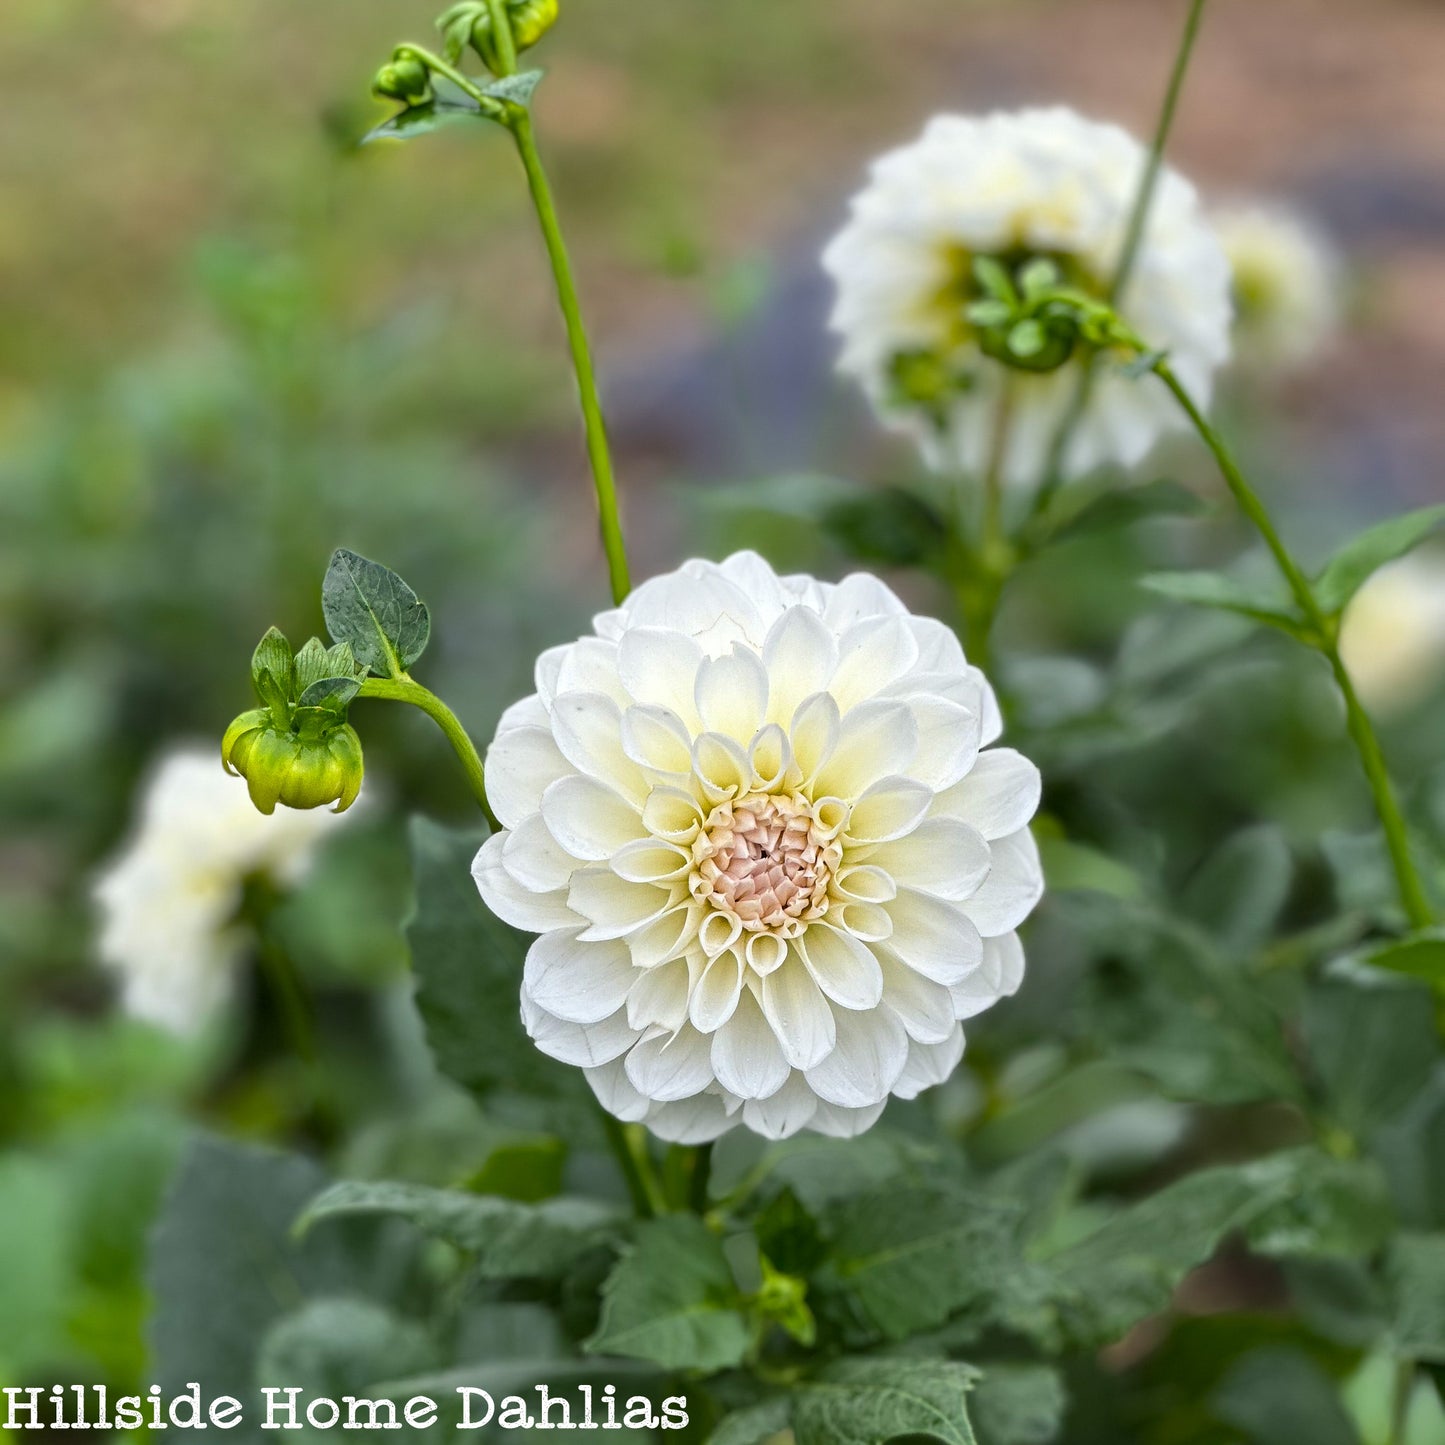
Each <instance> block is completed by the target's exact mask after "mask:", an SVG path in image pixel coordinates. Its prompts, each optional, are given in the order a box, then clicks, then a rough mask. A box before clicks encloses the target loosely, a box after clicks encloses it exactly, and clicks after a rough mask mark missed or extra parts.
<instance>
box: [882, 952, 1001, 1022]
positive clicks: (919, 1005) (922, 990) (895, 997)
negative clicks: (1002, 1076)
mask: <svg viewBox="0 0 1445 1445" xmlns="http://www.w3.org/2000/svg"><path fill="white" fill-rule="evenodd" d="M878 961H879V962H880V963H881V964H882V966H883V1002H884V1004H885V1005H886V1006H887V1007H888V1008H891V1009H892V1010H893V1012H894V1013H895V1014H897V1015H898V1020H899V1022H900V1023H901V1024H902V1025H903V1027H904V1028H905V1029H906V1030H907V1031H908V1037H909V1038H911V1039H914V1040H916V1041H917V1042H919V1043H924V1044H937V1043H941V1042H942V1041H943V1040H944V1039H946V1038H947V1037H948V1036H949V1035H950V1034H951V1033H952V1032H953V1028H954V1024H955V1022H956V1020H957V1015H956V1014H955V1013H954V1008H953V997H952V995H951V994H950V992H949V990H948V989H946V988H944V986H943V985H942V984H941V983H934V982H933V980H932V979H930V978H924V976H923V975H922V974H921V973H919V972H918V970H917V969H913V968H909V967H908V965H907V964H906V963H903V962H902V961H901V960H900V959H899V958H898V957H897V956H896V955H895V954H892V953H889V952H888V950H887V949H880V950H879V952H878ZM978 971H979V970H975V972H978Z"/></svg>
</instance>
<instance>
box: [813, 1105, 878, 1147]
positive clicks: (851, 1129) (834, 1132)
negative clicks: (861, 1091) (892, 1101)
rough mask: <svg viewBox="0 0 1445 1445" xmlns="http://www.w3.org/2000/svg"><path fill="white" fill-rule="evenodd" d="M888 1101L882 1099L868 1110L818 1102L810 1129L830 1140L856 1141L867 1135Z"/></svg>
mask: <svg viewBox="0 0 1445 1445" xmlns="http://www.w3.org/2000/svg"><path fill="white" fill-rule="evenodd" d="M887 1106H888V1100H887V1099H881V1100H880V1101H879V1102H878V1103H876V1104H870V1105H869V1106H868V1107H867V1108H866V1109H842V1108H839V1107H838V1105H837V1104H829V1103H827V1102H825V1101H824V1100H822V1099H819V1100H818V1108H817V1112H816V1113H815V1114H814V1115H813V1117H812V1119H811V1120H810V1121H809V1128H811V1129H812V1130H813V1131H814V1132H815V1133H818V1134H822V1135H824V1136H825V1137H826V1138H829V1139H856V1138H857V1137H858V1135H860V1134H865V1133H867V1131H868V1130H869V1129H871V1128H872V1127H873V1126H874V1125H875V1124H876V1123H877V1122H878V1120H879V1118H880V1116H881V1115H882V1113H883V1110H884V1109H885V1108H887Z"/></svg>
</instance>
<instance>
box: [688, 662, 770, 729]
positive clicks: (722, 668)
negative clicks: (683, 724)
mask: <svg viewBox="0 0 1445 1445" xmlns="http://www.w3.org/2000/svg"><path fill="white" fill-rule="evenodd" d="M694 698H695V700H696V702H697V713H698V716H699V717H700V718H701V719H702V725H703V727H705V728H707V729H708V731H710V732H715V733H721V734H723V735H724V736H725V737H729V738H731V739H732V740H733V741H734V742H736V743H739V744H741V745H742V746H743V747H746V746H747V745H748V743H749V742H750V741H751V740H752V737H753V734H754V733H756V732H757V730H758V728H759V727H761V726H762V723H763V719H764V717H765V716H766V714H767V710H768V673H767V669H766V668H765V667H764V666H763V660H762V658H760V657H759V656H758V654H757V653H756V652H753V651H751V650H749V649H748V648H745V647H738V646H736V645H735V646H734V647H733V649H732V651H731V652H728V653H724V654H723V656H721V657H710V658H705V659H704V660H703V664H702V666H701V667H700V668H698V671H697V682H696V684H695V687H694Z"/></svg>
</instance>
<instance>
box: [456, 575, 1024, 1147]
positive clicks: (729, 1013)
mask: <svg viewBox="0 0 1445 1445" xmlns="http://www.w3.org/2000/svg"><path fill="white" fill-rule="evenodd" d="M595 626H596V635H595V636H590V637H584V638H582V639H580V640H579V641H577V642H575V643H572V644H570V645H568V646H565V647H558V648H554V649H552V650H551V651H549V652H546V653H544V654H543V655H542V657H541V658H540V659H539V661H538V663H537V672H536V678H537V692H536V694H535V695H534V696H532V697H528V698H526V699H524V700H523V701H522V702H520V703H518V704H516V705H515V706H514V707H512V708H511V709H510V710H509V711H508V712H507V713H506V715H505V716H504V717H503V719H502V721H501V723H500V725H499V726H498V729H497V735H496V738H495V739H494V740H493V742H492V745H491V748H490V749H489V751H488V755H487V785H488V793H489V796H490V799H491V803H492V807H493V809H494V810H495V812H496V814H497V816H498V818H499V819H500V820H501V822H502V823H503V824H504V831H502V832H499V833H497V834H495V835H494V836H492V837H491V838H489V839H488V840H487V842H486V844H485V845H484V846H483V848H482V849H481V851H480V852H479V853H478V855H477V858H476V862H475V865H474V869H473V871H474V874H475V877H476V880H477V885H478V887H479V888H480V890H481V893H482V897H483V898H484V899H485V900H486V903H487V905H488V906H489V907H490V908H491V909H492V910H493V911H494V912H495V913H496V914H497V915H498V916H499V917H501V918H503V919H505V920H506V921H507V922H509V923H511V924H513V925H515V926H516V927H518V928H523V929H527V930H530V931H531V932H534V933H537V934H539V935H540V937H538V938H537V940H536V941H535V942H534V943H533V944H532V947H531V949H530V951H529V952H528V954H527V962H526V968H525V973H524V978H523V984H522V1015H523V1018H524V1020H525V1023H526V1026H527V1029H528V1031H529V1033H530V1034H531V1036H532V1038H533V1039H534V1040H535V1041H536V1042H537V1045H538V1047H540V1048H541V1049H542V1050H543V1051H544V1052H546V1053H548V1054H550V1055H552V1056H553V1057H555V1058H558V1059H561V1060H563V1061H565V1062H567V1063H571V1064H576V1065H580V1066H581V1067H583V1068H584V1069H585V1070H586V1071H587V1078H588V1080H589V1082H590V1083H591V1085H592V1088H593V1090H594V1091H595V1092H596V1094H597V1097H598V1098H599V1099H600V1100H601V1102H602V1103H603V1105H604V1106H605V1107H606V1108H607V1109H609V1110H611V1112H612V1113H614V1114H615V1115H617V1116H618V1117H620V1118H622V1119H626V1120H629V1121H643V1122H645V1123H646V1124H647V1125H648V1126H649V1127H650V1128H651V1129H652V1130H653V1131H654V1132H655V1133H657V1134H659V1135H660V1136H662V1137H663V1138H666V1139H671V1140H675V1141H679V1142H688V1143H697V1142H701V1141H704V1140H708V1139H712V1138H715V1137H716V1136H717V1135H719V1134H722V1133H723V1132H725V1131H726V1130H728V1129H729V1128H732V1127H733V1126H735V1125H737V1124H739V1123H742V1124H745V1125H746V1126H747V1127H748V1128H750V1129H753V1130H755V1131H756V1132H758V1133H760V1134H765V1135H767V1136H769V1137H772V1138H782V1137H785V1136H787V1135H790V1134H792V1133H795V1132H796V1131H798V1130H800V1129H805V1128H810V1129H815V1130H819V1131H821V1132H824V1133H831V1134H839V1135H846V1134H854V1133H858V1132H860V1131H861V1130H863V1129H865V1128H867V1127H868V1126H869V1125H870V1124H871V1123H872V1122H873V1121H874V1120H875V1119H876V1118H877V1117H878V1115H879V1113H880V1112H881V1111H882V1109H883V1106H884V1104H885V1103H886V1101H887V1099H888V1097H889V1096H890V1095H891V1094H896V1095H899V1096H900V1097H903V1098H912V1097H913V1096H914V1095H916V1094H917V1093H918V1092H919V1091H920V1090H922V1089H924V1088H927V1087H928V1086H929V1085H932V1084H937V1083H940V1082H941V1081H942V1080H943V1079H945V1078H946V1077H947V1076H948V1074H949V1073H950V1072H951V1071H952V1070H953V1068H954V1067H955V1066H956V1065H957V1063H958V1060H959V1058H960V1056H961V1055H962V1052H963V1030H962V1027H961V1026H960V1020H962V1019H966V1018H968V1017H970V1016H971V1015H973V1014H975V1013H978V1012H979V1011H980V1010H982V1009H984V1008H987V1007H988V1005H989V1004H991V1003H993V1002H994V1001H995V1000H997V999H998V998H999V997H1001V996H1003V995H1005V994H1009V993H1012V992H1014V990H1015V989H1017V987H1018V985H1019V982H1020V980H1021V978H1022V973H1023V953H1022V950H1021V948H1020V945H1019V940H1018V937H1017V935H1016V933H1015V932H1014V930H1015V929H1016V928H1017V927H1018V925H1019V924H1020V923H1021V922H1022V921H1023V920H1024V918H1025V917H1026V916H1027V915H1028V913H1029V912H1030V910H1031V909H1032V908H1033V906H1034V904H1035V903H1036V902H1037V900H1038V898H1039V895H1040V893H1041V891H1042V886H1043V885H1042V877H1041V874H1040V871H1039V863H1038V853H1037V850H1036V848H1035V846H1034V843H1033V840H1032V838H1031V836H1030V834H1029V831H1028V826H1027V825H1028V822H1029V819H1030V818H1031V817H1032V816H1033V813H1034V811H1035V809H1036V807H1037V806H1038V799H1039V776H1038V772H1037V770H1036V769H1035V768H1034V766H1033V765H1032V764H1031V763H1029V762H1028V761H1026V760H1025V759H1024V758H1023V757H1021V756H1019V754H1017V753H1015V752H1011V751H1008V750H1006V749H999V748H996V749H992V750H989V751H986V752H981V751H980V749H981V748H983V747H984V746H985V745H987V744H989V743H992V742H993V741H994V740H995V739H996V738H997V737H998V734H999V729H1000V722H999V715H998V709H997V706H996V704H995V702H994V698H993V694H992V691H991V690H990V688H989V686H988V683H987V682H986V681H985V679H984V678H983V676H982V675H981V674H980V673H979V672H978V670H977V669H976V668H972V667H970V666H969V665H968V664H967V663H966V662H965V660H964V656H963V651H962V649H961V648H960V646H959V643H958V640H957V639H956V637H955V636H954V634H953V633H952V632H951V631H950V630H949V629H948V628H947V627H945V626H944V625H943V624H942V623H940V622H936V621H933V620H932V619H929V618H922V617H914V616H911V615H910V614H909V612H908V611H907V609H906V608H905V607H904V605H903V604H902V603H901V602H900V601H899V600H898V598H897V597H896V596H894V594H893V593H892V592H891V591H890V590H889V589H888V588H887V587H885V586H884V585H883V583H881V582H879V581H878V580H877V579H876V578H873V577H870V576H866V575H863V574H857V575H854V576H851V577H849V578H847V579H845V580H844V581H843V582H841V583H839V584H837V585H836V586H835V585H831V584H828V583H822V582H816V581H814V580H813V579H812V578H809V577H779V576H777V575H776V574H775V573H774V572H773V570H772V569H771V568H770V567H769V566H768V564H767V563H766V562H764V561H763V560H762V559H761V558H760V557H758V556H756V555H754V554H752V553H749V552H743V553H739V554H737V555H736V556H733V557H730V558H729V559H728V560H727V561H726V562H724V563H722V564H721V565H715V564H713V563H710V562H699V561H694V562H688V563H687V564H686V565H684V566H683V567H682V568H681V569H679V570H678V571H676V572H673V573H669V574H668V575H666V576H663V577H658V578H656V579H654V580H653V581H650V582H648V583H646V584H645V585H644V586H642V587H639V588H638V589H637V591H635V592H634V593H633V594H632V595H631V597H629V598H628V599H627V601H626V602H625V603H624V604H623V605H622V606H621V607H619V608H617V609H616V610H615V611H611V612H604V613H602V614H601V615H599V616H598V617H597V618H596V620H595Z"/></svg>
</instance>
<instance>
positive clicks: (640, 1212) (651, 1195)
mask: <svg viewBox="0 0 1445 1445" xmlns="http://www.w3.org/2000/svg"><path fill="white" fill-rule="evenodd" d="M598 1113H599V1116H600V1118H601V1120H602V1129H603V1132H604V1133H605V1134H606V1135H607V1144H608V1147H609V1148H610V1149H611V1150H612V1155H613V1157H614V1158H615V1159H616V1160H617V1167H618V1169H619V1170H620V1171H621V1173H622V1178H623V1181H624V1182H625V1183H626V1185H627V1193H628V1196H629V1197H630V1198H631V1200H632V1207H633V1209H634V1210H635V1211H636V1212H637V1216H638V1218H640V1219H652V1218H654V1217H655V1216H657V1215H659V1214H666V1213H667V1201H666V1199H665V1198H664V1197H663V1193H662V1186H661V1185H660V1184H659V1183H658V1182H657V1176H656V1174H655V1173H654V1172H653V1168H652V1161H651V1159H650V1158H649V1157H648V1154H647V1135H646V1134H645V1133H644V1132H643V1131H642V1129H641V1128H640V1127H639V1126H638V1125H635V1124H624V1123H622V1122H621V1121H620V1120H619V1119H616V1118H614V1117H613V1116H612V1115H611V1114H609V1113H608V1112H607V1110H606V1109H604V1108H602V1107H601V1105H599V1106H598Z"/></svg>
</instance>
